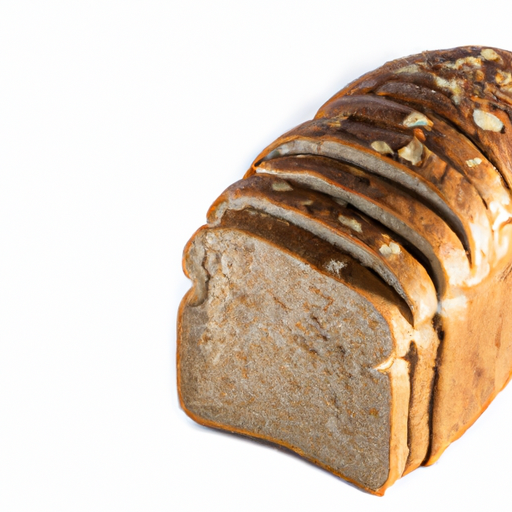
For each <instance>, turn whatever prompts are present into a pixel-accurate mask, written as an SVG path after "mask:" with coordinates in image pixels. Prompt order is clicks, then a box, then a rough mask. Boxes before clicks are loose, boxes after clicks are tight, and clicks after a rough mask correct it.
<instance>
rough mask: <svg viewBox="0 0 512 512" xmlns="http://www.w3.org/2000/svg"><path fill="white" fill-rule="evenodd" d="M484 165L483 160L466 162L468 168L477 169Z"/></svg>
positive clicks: (474, 159)
mask: <svg viewBox="0 0 512 512" xmlns="http://www.w3.org/2000/svg"><path fill="white" fill-rule="evenodd" d="M481 163H482V159H481V158H472V159H471V160H466V164H467V166H468V167H476V166H477V165H480V164H481Z"/></svg>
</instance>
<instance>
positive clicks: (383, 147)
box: [371, 140, 393, 155]
mask: <svg viewBox="0 0 512 512" xmlns="http://www.w3.org/2000/svg"><path fill="white" fill-rule="evenodd" d="M371 147H372V148H373V149H374V150H375V151H377V153H380V154H381V155H392V154H393V150H392V149H391V148H390V147H389V144H388V143H387V142H384V141H383V140H376V141H374V142H372V143H371Z"/></svg>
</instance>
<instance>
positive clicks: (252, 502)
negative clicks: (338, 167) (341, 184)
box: [0, 0, 512, 512]
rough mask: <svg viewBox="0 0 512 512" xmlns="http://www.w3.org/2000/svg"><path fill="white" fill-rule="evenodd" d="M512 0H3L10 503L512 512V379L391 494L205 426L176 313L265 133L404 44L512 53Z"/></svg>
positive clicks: (1, 446) (405, 48)
mask: <svg viewBox="0 0 512 512" xmlns="http://www.w3.org/2000/svg"><path fill="white" fill-rule="evenodd" d="M511 11H512V8H511V7H510V4H509V3H508V2H505V1H503V2H499V1H492V0H490V1H486V2H481V3H478V4H474V5H471V4H470V3H468V2H464V1H461V0H457V1H451V2H449V1H448V0H443V1H435V0H434V1H429V2H411V1H410V0H409V1H397V0H388V1H386V2H384V1H375V0H366V1H365V2H350V3H349V2H347V3H346V4H345V5H344V2H342V1H341V0H338V1H325V0H315V1H308V2H305V1H300V0H295V1H279V0H274V1H269V0H259V1H258V2H254V1H251V2H242V1H239V2H234V1H232V2H229V1H217V2H213V1H206V0H204V1H191V0H188V1H185V0H183V1H176V0H171V1H166V2H164V1H152V0H144V1H142V0H141V1H130V0H123V1H117V2H115V1H110V0H102V1H93V0H88V1H61V2H57V1H46V2H36V1H33V2H26V1H22V0H16V1H7V0H5V1H2V2H1V3H0V510H1V511H2V512H10V511H51V512H57V511H73V512H74V511H94V512H96V511H175V512H182V511H183V512H196V511H203V510H208V511H213V512H217V511H226V512H232V511H237V512H238V511H244V512H245V511H258V512H261V511H294V512H300V511H310V510H315V511H317V510H320V511H322V510H329V511H334V510H351V509H352V507H355V508H354V510H358V511H366V510H382V511H390V510H393V511H394V512H397V511H411V510H414V511H426V510H432V509H434V510H436V509H437V510H441V511H444V510H446V511H448V510H449V511H458V510H469V511H481V510H506V509H507V507H509V506H510V505H507V502H508V496H509V488H510V486H511V484H512V477H511V470H510V459H511V457H512V436H511V435H510V431H511V426H512V425H511V423H512V387H510V388H509V389H507V390H506V391H504V392H503V393H502V394H501V395H499V397H498V398H497V399H496V400H495V401H494V403H493V404H492V405H491V406H490V408H489V409H488V411H487V412H486V413H485V414H484V415H483V416H482V418H481V419H480V420H479V421H478V422H477V424H476V425H475V426H474V427H472V428H471V429H470V430H469V431H468V432H467V433H466V434H465V435H464V437H463V438H462V439H461V440H459V441H457V442H456V443H455V444H453V445H452V446H451V447H450V448H449V449H448V450H447V452H446V453H445V454H444V455H443V457H442V458H441V460H440V461H439V462H438V463H437V464H435V465H434V466H433V467H430V468H422V469H419V470H417V471H415V472H414V473H412V474H411V475H409V476H407V477H406V478H404V479H402V480H400V481H398V482H397V483H396V484H395V485H394V486H393V487H392V488H391V489H389V491H388V492H387V494H386V496H385V497H384V498H377V497H373V496H370V495H367V494H364V493H362V492H361V491H358V490H356V489H355V488H353V487H351V486H349V485H347V484H345V483H343V482H342V481H341V480H339V479H338V478H335V477H333V476H332V475H330V474H329V473H327V472H326V471H323V470H320V469H318V468H316V467H315V466H313V465H312V464H309V463H307V462H304V461H302V460H301V459H300V458H298V457H295V456H293V455H290V454H288V453H286V452H283V451H281V450H278V449H275V448H272V447H268V446H264V445H261V444H258V443H255V442H252V441H247V440H244V439H242V438H240V437H235V436H232V435H228V434H222V433H218V432H214V431H212V430H209V429H206V428H203V427H199V426H197V425H195V424H194V423H193V422H192V421H191V420H189V419H188V418H187V417H186V416H185V414H184V413H183V412H182V411H181V410H180V409H179V406H178V401H177V393H176V385H175V380H176V375H175V321H176V313H177V308H178V304H179V301H180V299H181V297H182V296H183V294H184V293H185V292H186V290H187V289H188V286H189V283H188V281H187V279H186V278H185V277H184V276H183V274H182V271H181V262H180V260H181V253H182V249H183V246H184V245H185V243H186V241H187V240H188V238H189V237H190V236H191V235H192V233H193V232H194V231H195V229H197V228H198V227H199V226H200V225H201V224H202V223H204V221H205V213H206V210H207V208H208V207H209V205H210V204H211V202H213V200H214V199H215V198H216V197H217V196H218V195H219V194H220V192H222V190H223V189H224V188H225V187H227V186H228V185H229V184H230V183H232V182H233V181H235V180H237V179H239V178H241V176H242V175H243V173H244V172H245V170H246V169H247V168H248V166H249V164H250V163H251V161H252V159H253V158H254V157H255V156H256V155H257V154H258V153H259V152H260V151H261V150H262V149H263V148H264V147H265V146H266V145H267V144H269V143H270V142H272V141H273V140H274V139H275V138H276V137H277V136H279V135H280V134H281V133H283V132H284V131H286V130H288V129H290V128H291V127H293V126H295V125H297V124H298V123H300V122H302V121H304V120H306V119H309V118H311V117H312V116H313V115H314V113H315V111H316V109H317V108H318V107H319V106H320V105H321V104H322V103H323V102H324V101H325V100H327V99H328V98H329V97H330V96H331V95H332V94H334V93H335V92H336V91H337V90H339V89H340V88H341V87H342V86H344V85H345V84H346V83H347V82H349V81H351V80H353V79H354V78H356V77H358V76H359V75H361V74H362V73H364V72H366V71H369V70H372V69H374V68H375V67H378V66H379V65H381V64H383V63H384V62H385V61H387V60H390V59H393V58H397V57H401V56H404V55H408V54H412V53H417V52H420V51H422V50H425V49H430V50H434V49H440V48H450V47H453V46H459V45H465V44H481V45H489V46H497V47H502V48H505V49H509V50H512V31H511V29H510V19H511V16H510V15H511V14H512V12H511ZM504 500H506V501H504ZM503 501H504V503H503ZM502 503H503V504H502Z"/></svg>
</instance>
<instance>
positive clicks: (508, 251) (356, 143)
mask: <svg viewBox="0 0 512 512" xmlns="http://www.w3.org/2000/svg"><path fill="white" fill-rule="evenodd" d="M511 63H512V54H511V53H509V52H506V51H504V50H499V49H496V48H484V47H476V46H471V47H463V48H456V49H453V50H443V51H435V52H424V53H422V54H420V55H415V56H411V57H407V58H404V59H399V60H397V61H393V62H391V63H387V64H385V65H384V66H383V67H381V68H379V69H377V70H375V71H373V72H371V73H368V74H367V75H364V76H363V77H361V78H359V79H358V80H356V81H354V82H352V83H351V84H349V85H348V86H347V87H345V88H344V89H342V90H341V91H340V92H339V93H337V94H336V95H334V96H333V97H332V98H331V99H330V100H329V101H328V102H327V103H325V104H324V105H323V106H322V107H321V108H320V110H319V111H318V113H317V115H316V116H315V118H314V119H313V120H311V121H307V122H305V123H303V124H302V125H300V126H298V127H297V128H294V129H293V130H291V131H290V132H288V133H286V134H284V135H283V136H281V137H279V138H278V139H277V140H276V141H275V142H274V143H272V144H271V145H270V146H269V147H267V148H266V149H265V150H263V151H262V152H261V154H260V155H259V156H258V157H257V158H256V159H255V161H254V163H253V165H252V166H251V168H250V169H249V170H248V171H247V173H246V174H245V177H244V179H243V180H241V181H239V182H237V183H235V184H233V185H232V186H231V187H229V188H228V189H227V190H226V191H225V192H224V193H223V194H222V195H221V196H220V197H219V198H218V199H217V200H216V201H215V202H214V204H213V205H212V207H211V208H210V211H209V213H208V224H207V225H205V226H203V227H202V228H200V229H199V230H198V231H197V232H196V234H195V235H194V236H193V237H192V239H191V240H190V242H189V243H188V245H187V247H186V248H185V252H184V269H185V273H186V274H187V276H189V277H190V279H191V280H192V282H193V286H192V288H191V290H190V291H189V292H188V293H187V295H186V296H185V297H184V299H183V301H182V304H181V307H180V311H179V316H178V354H177V364H178V392H179V397H180V403H181V405H182V407H183V409H184V411H185V412H186V413H187V414H188V415H189V416H191V417H192V418H193V419H194V420H196V421H197V422H199V423H201V424H204V425H208V426H211V427H214V428H219V429H223V430H227V431H231V432H237V433H241V434H244V435H248V436H251V437H254V438H260V439H265V440H267V441H271V442H275V443H277V444H280V445H283V446H285V447H287V448H289V449H291V450H294V451H295V452H297V453H299V454H300V455H302V456H304V457H305V458H307V459H308V460H310V461H312V462H314V463H315V464H318V465H320V466H322V467H324V468H326V469H327V470H329V471H331V472H333V473H334V474H336V475H338V476H340V477H342V478H344V479H346V480H348V481H350V482H352V483H354V484H355V485H357V486H359V487H360V488H362V489H364V490H366V491H368V492H371V493H373V494H377V495H382V494H383V493H384V491H385V490H386V488H388V487H389V486H390V485H391V484H392V483H393V482H394V481H396V479H398V478H400V477H401V476H403V475H405V474H407V473H409V472H410V471H412V470H414V469H415V468H417V467H418V466H420V465H428V464H432V463H433V462H435V461H436V460H437V459H438V458H439V457H440V455H441V454H442V453H443V451H444V450H445V449H446V447H447V446H448V445H449V444H450V443H451V442H453V441H454V440H456V439H457V438H458V437H460V436H461V435H462V434H463V433H464V432H465V430H466V429H467V428H469V427H470V426H471V425H472V424H473V423H474V421H475V420H476V419H477V418H478V417H479V415H480V414H481V413H482V412H483V411H484V410H485V408H486V407H487V406H488V404H489V403H490V402H491V401H492V399H493V398H494V397H495V396H496V394H497V393H498V392H499V391H500V390H501V389H503V387H504V386H505V385H506V383H507V382H508V380H509V379H510V376H511V372H512V316H510V315H507V314H506V313H507V308H508V306H509V305H510V304H511V303H512V244H511V243H510V242H511V241H512V221H511V219H512V205H511V200H510V199H511V192H510V185H511V184H512V164H511V162H512V159H511V158H512V149H511V148H512V139H511V137H512V125H511V120H510V119H511V118H510V116H511V112H512V67H511Z"/></svg>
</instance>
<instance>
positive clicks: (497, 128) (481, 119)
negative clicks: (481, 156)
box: [473, 108, 503, 132]
mask: <svg viewBox="0 0 512 512" xmlns="http://www.w3.org/2000/svg"><path fill="white" fill-rule="evenodd" d="M473 119H474V121H475V123H476V125H477V126H478V127H479V128H482V130H487V131H490V132H501V130H503V123H502V122H501V120H500V119H499V118H498V117H496V116H495V115H494V114H491V113H490V112H486V111H485V110H480V109H479V108H477V109H476V110H475V111H474V112H473Z"/></svg>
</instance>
